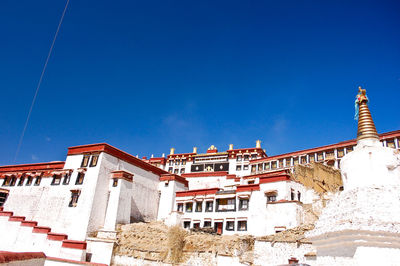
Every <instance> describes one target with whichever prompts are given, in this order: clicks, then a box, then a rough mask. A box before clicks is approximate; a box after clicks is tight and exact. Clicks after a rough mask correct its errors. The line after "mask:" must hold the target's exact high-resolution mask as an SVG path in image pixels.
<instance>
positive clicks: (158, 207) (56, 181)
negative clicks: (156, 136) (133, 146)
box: [0, 130, 400, 264]
mask: <svg viewBox="0 0 400 266" xmlns="http://www.w3.org/2000/svg"><path fill="white" fill-rule="evenodd" d="M380 139H381V141H382V145H384V146H387V147H391V148H395V149H398V148H399V140H400V130H399V131H394V132H388V133H384V134H381V135H380ZM355 144H356V141H355V140H350V141H344V142H340V143H337V144H333V145H327V146H323V147H317V148H313V149H307V150H302V151H297V152H292V153H287V154H282V155H276V156H269V157H268V156H267V154H266V153H265V151H264V150H263V149H262V148H261V142H260V141H257V142H256V145H255V147H253V148H241V149H234V148H233V145H229V148H228V150H226V151H223V152H219V151H218V150H217V148H216V147H215V146H211V147H210V148H209V149H208V150H207V152H206V153H198V152H197V148H194V149H193V152H191V153H179V154H176V153H175V151H174V149H171V152H170V154H169V155H168V156H166V157H165V156H162V157H157V158H155V157H152V158H150V159H146V158H143V159H139V158H137V157H135V156H132V155H130V154H128V153H126V152H123V151H121V150H119V149H117V148H114V147H112V146H110V145H108V144H92V145H83V146H77V147H70V148H68V153H67V157H66V160H65V161H63V162H50V163H39V164H26V165H12V166H1V167H0V179H2V182H0V186H1V187H0V233H3V234H2V235H3V236H6V237H4V239H3V240H2V241H0V250H12V251H44V252H45V253H46V255H48V256H50V257H53V259H57V258H61V259H73V260H77V261H92V262H100V263H107V264H108V263H109V262H110V259H111V255H112V250H113V248H112V245H113V239H115V233H116V232H115V229H116V224H118V223H130V222H133V221H150V220H156V219H158V220H161V221H164V222H165V223H167V224H180V225H182V226H183V227H185V228H198V227H209V228H210V227H211V228H214V229H215V230H216V231H217V232H218V233H222V234H252V235H265V234H270V233H274V232H277V231H281V230H284V229H288V228H292V227H295V226H297V225H300V224H302V223H303V222H304V221H305V207H306V206H307V205H309V204H311V203H312V202H313V201H314V200H315V199H316V197H317V194H316V193H315V191H313V189H311V188H309V187H306V186H305V185H303V184H301V183H299V182H297V181H296V180H294V179H293V178H292V175H291V170H292V169H293V167H294V166H295V165H296V164H308V163H311V162H320V163H323V164H326V165H330V166H333V167H337V168H338V167H339V165H340V164H339V162H340V159H341V158H342V157H343V156H344V155H345V154H346V153H348V152H350V151H351V150H352V149H353V146H354V145H355ZM4 232H7V233H4Z"/></svg>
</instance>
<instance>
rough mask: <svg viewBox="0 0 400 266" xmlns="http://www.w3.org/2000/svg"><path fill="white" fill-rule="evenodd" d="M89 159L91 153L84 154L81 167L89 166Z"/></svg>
mask: <svg viewBox="0 0 400 266" xmlns="http://www.w3.org/2000/svg"><path fill="white" fill-rule="evenodd" d="M86 159H87V160H86ZM89 161H90V154H84V155H83V158H82V162H81V167H87V166H88V165H89Z"/></svg>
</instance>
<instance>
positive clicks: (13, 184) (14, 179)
mask: <svg viewBox="0 0 400 266" xmlns="http://www.w3.org/2000/svg"><path fill="white" fill-rule="evenodd" d="M16 182H17V178H16V177H15V176H13V177H11V181H10V187H13V186H15V183H16Z"/></svg>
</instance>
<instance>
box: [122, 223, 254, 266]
mask: <svg viewBox="0 0 400 266" xmlns="http://www.w3.org/2000/svg"><path fill="white" fill-rule="evenodd" d="M117 232H118V233H117V243H116V245H115V249H114V252H115V254H116V255H125V256H131V257H136V258H143V259H148V260H154V261H161V262H166V263H178V262H184V261H186V260H188V259H189V258H190V257H191V256H192V255H193V254H199V253H211V254H219V255H225V256H237V257H240V258H241V260H243V261H249V260H252V251H253V248H254V237H252V236H238V235H233V236H220V235H214V234H209V233H203V232H192V231H186V230H184V229H182V228H179V227H167V226H166V225H164V224H163V223H161V222H150V223H134V224H128V225H120V226H118V228H117Z"/></svg>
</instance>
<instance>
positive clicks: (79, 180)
mask: <svg viewBox="0 0 400 266" xmlns="http://www.w3.org/2000/svg"><path fill="white" fill-rule="evenodd" d="M84 177H85V174H84V173H78V176H77V177H76V180H75V185H82V184H83V179H84ZM17 179H18V178H17V177H15V176H11V177H6V178H4V181H3V185H2V186H3V187H5V186H8V187H13V186H15V184H16V183H17ZM61 179H62V180H63V182H62V184H63V185H68V184H69V182H70V179H71V175H70V174H65V175H64V177H61V176H60V175H54V176H53V180H52V181H51V185H53V186H55V185H60V184H61ZM25 180H26V182H25V186H30V185H32V184H33V185H34V186H39V185H40V183H41V181H42V177H40V176H38V177H36V178H33V177H32V176H28V177H20V178H19V180H18V184H17V186H23V185H24V181H25Z"/></svg>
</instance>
